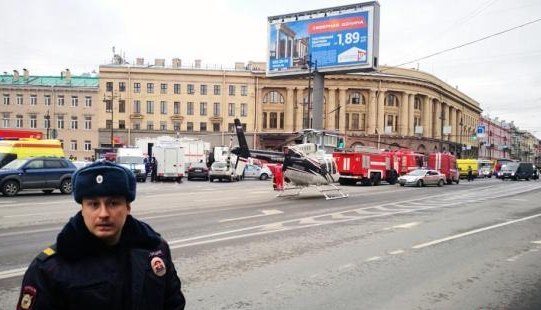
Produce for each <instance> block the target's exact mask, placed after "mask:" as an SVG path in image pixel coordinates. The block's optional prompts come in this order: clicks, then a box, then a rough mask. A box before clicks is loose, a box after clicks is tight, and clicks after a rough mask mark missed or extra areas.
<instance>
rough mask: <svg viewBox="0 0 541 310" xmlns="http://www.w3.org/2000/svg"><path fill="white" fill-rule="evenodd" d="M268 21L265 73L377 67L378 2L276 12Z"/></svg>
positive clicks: (290, 73) (291, 73) (294, 73)
mask: <svg viewBox="0 0 541 310" xmlns="http://www.w3.org/2000/svg"><path fill="white" fill-rule="evenodd" d="M268 22H269V23H268V49H267V53H268V54H267V56H268V57H267V76H270V77H272V76H284V75H306V74H308V73H309V72H310V71H314V70H315V69H317V71H319V72H322V73H326V72H328V73H343V72H356V71H373V70H376V69H377V66H378V61H377V60H378V56H379V55H378V53H379V3H378V2H366V3H359V4H353V5H347V6H340V7H334V8H327V9H321V10H314V11H307V12H301V13H293V14H287V15H280V16H273V17H269V18H268Z"/></svg>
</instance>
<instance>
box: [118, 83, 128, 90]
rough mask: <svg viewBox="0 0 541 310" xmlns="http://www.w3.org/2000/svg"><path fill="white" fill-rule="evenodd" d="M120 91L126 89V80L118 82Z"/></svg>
mask: <svg viewBox="0 0 541 310" xmlns="http://www.w3.org/2000/svg"><path fill="white" fill-rule="evenodd" d="M118 91H120V92H125V91H126V82H118Z"/></svg>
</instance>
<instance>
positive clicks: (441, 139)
mask: <svg viewBox="0 0 541 310" xmlns="http://www.w3.org/2000/svg"><path fill="white" fill-rule="evenodd" d="M441 110H442V111H441V114H440V119H441V129H440V133H441V136H440V152H442V153H443V125H444V120H445V113H444V112H443V108H442V109H441Z"/></svg>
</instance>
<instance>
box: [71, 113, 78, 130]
mask: <svg viewBox="0 0 541 310" xmlns="http://www.w3.org/2000/svg"><path fill="white" fill-rule="evenodd" d="M78 123H79V122H78V121H77V116H72V117H71V129H77V127H78Z"/></svg>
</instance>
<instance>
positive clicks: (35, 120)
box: [30, 115, 38, 129]
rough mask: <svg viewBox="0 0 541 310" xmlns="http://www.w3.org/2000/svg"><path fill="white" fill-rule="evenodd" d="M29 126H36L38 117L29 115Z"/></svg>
mask: <svg viewBox="0 0 541 310" xmlns="http://www.w3.org/2000/svg"><path fill="white" fill-rule="evenodd" d="M30 128H32V129H36V128H38V119H37V117H36V116H35V115H30Z"/></svg>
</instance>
